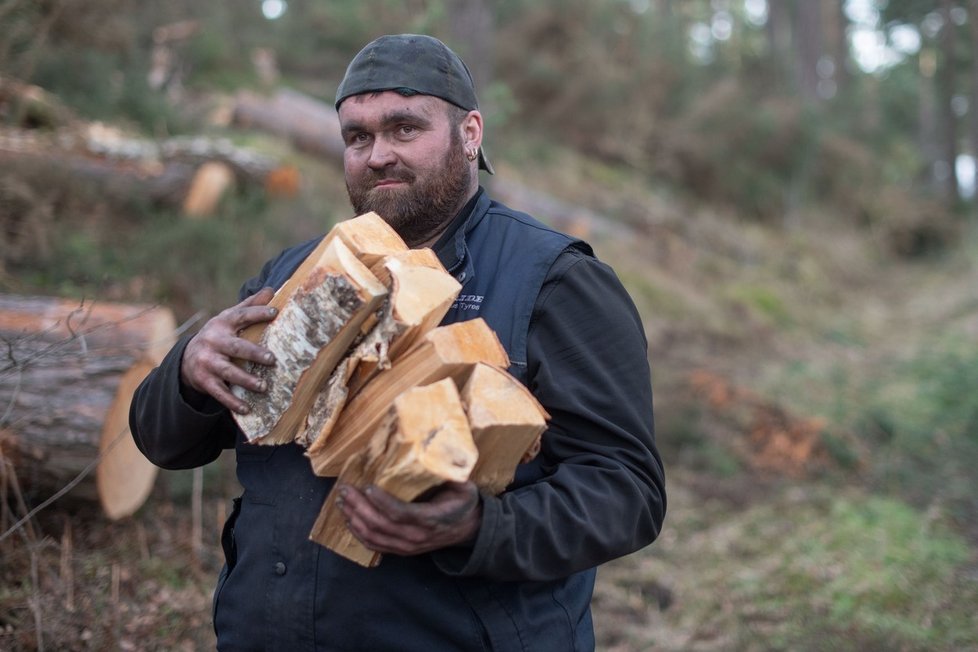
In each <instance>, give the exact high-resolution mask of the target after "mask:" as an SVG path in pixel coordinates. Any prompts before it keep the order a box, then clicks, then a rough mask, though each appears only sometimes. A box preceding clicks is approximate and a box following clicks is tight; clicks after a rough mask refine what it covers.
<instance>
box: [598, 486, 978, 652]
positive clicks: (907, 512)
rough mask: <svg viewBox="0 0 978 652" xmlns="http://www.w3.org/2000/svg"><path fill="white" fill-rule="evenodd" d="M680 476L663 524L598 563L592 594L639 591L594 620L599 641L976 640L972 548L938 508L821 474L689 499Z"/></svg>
mask: <svg viewBox="0 0 978 652" xmlns="http://www.w3.org/2000/svg"><path fill="white" fill-rule="evenodd" d="M684 484H685V483H684V480H683V479H682V478H680V479H679V481H678V483H674V485H673V488H674V489H675V491H674V492H673V495H672V496H671V498H670V500H671V509H672V517H671V518H670V519H669V522H668V524H667V525H668V527H669V528H670V530H671V534H670V535H669V536H668V537H664V538H663V539H662V540H661V541H660V542H659V543H657V544H656V545H655V546H653V547H652V548H650V549H648V550H646V551H642V552H640V553H636V554H635V555H633V556H632V557H631V558H626V559H623V560H619V561H616V562H612V563H611V564H609V565H608V566H606V567H605V568H603V569H602V571H601V577H602V582H601V584H600V586H599V591H598V597H597V604H598V605H601V604H602V602H605V601H608V602H611V601H613V602H615V603H617V604H621V603H624V604H628V599H629V598H628V596H635V595H642V596H644V598H645V599H644V600H643V601H642V604H641V605H640V606H636V607H634V608H633V609H632V610H630V611H625V612H624V614H623V613H622V612H620V611H619V612H617V613H616V612H614V611H612V612H611V614H610V615H611V618H608V617H607V616H606V619H605V620H603V621H599V623H600V625H601V627H600V631H601V632H602V636H603V637H604V639H603V640H605V641H606V642H607V643H609V645H610V647H609V648H608V649H621V650H829V649H834V650H856V649H895V650H896V649H899V650H956V649H968V648H971V647H974V646H976V645H978V629H976V628H975V627H974V624H975V615H974V610H973V609H972V605H973V604H975V600H976V599H978V580H976V578H975V575H974V563H975V558H974V552H973V550H972V549H971V547H970V546H969V544H968V543H967V541H965V540H964V539H963V538H962V537H961V536H960V535H959V534H956V533H955V532H954V530H953V529H952V528H951V527H949V526H948V524H947V523H946V522H945V521H944V520H943V519H942V517H941V516H940V515H939V514H933V513H931V514H927V513H921V512H919V511H918V510H916V509H915V508H913V507H911V506H909V505H907V504H906V503H903V502H900V501H896V500H890V499H886V498H880V497H876V496H873V495H870V494H866V493H864V492H861V491H856V490H852V489H840V488H839V487H838V486H836V487H832V486H829V485H827V484H823V485H815V486H813V485H810V484H806V485H804V486H803V485H780V486H778V487H777V488H775V489H774V490H773V491H771V492H770V494H769V496H770V497H769V498H768V499H767V500H763V501H757V502H756V504H753V505H750V506H748V507H746V508H742V507H740V506H737V505H734V504H731V503H729V502H726V501H725V500H723V499H719V500H718V499H714V500H712V501H706V502H705V503H703V504H702V505H698V506H695V505H692V504H690V503H688V502H687V501H696V500H701V499H700V498H697V493H696V492H692V491H689V488H688V487H686V486H684ZM768 489H771V487H768ZM663 595H667V596H669V599H668V600H667V601H665V602H663V600H662V599H661V596H663ZM612 630H617V632H618V633H617V634H616V633H614V632H613V631H612ZM602 649H604V648H602Z"/></svg>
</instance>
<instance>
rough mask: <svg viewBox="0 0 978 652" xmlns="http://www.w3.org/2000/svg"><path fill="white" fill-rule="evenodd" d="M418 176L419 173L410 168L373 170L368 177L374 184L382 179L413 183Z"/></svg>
mask: <svg viewBox="0 0 978 652" xmlns="http://www.w3.org/2000/svg"><path fill="white" fill-rule="evenodd" d="M416 177H417V175H416V174H414V172H411V171H410V170H381V171H371V173H370V176H369V177H368V178H369V181H370V183H371V185H373V184H375V183H379V182H381V181H403V182H404V183H411V182H412V181H414V180H415V178H416Z"/></svg>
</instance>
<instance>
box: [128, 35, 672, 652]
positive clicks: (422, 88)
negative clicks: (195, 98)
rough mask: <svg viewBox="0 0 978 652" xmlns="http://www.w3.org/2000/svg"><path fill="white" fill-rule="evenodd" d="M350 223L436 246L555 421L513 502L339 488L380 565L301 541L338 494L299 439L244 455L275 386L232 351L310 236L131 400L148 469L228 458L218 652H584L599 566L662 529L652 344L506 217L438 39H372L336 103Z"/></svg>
mask: <svg viewBox="0 0 978 652" xmlns="http://www.w3.org/2000/svg"><path fill="white" fill-rule="evenodd" d="M336 107H337V109H338V111H339V117H340V124H341V129H342V134H343V139H344V141H345V143H346V153H345V156H344V168H345V173H346V183H347V189H348V191H349V195H350V199H351V202H352V204H353V208H354V211H355V214H362V213H364V212H367V211H371V210H372V211H376V212H377V213H378V214H379V215H381V216H382V217H384V219H386V220H387V221H388V222H389V223H390V224H391V225H392V226H393V227H394V228H395V229H396V230H397V231H398V233H399V234H400V235H401V236H402V238H403V239H404V240H405V241H406V242H407V243H408V244H409V245H410V246H412V247H421V246H431V247H432V248H433V249H434V251H435V252H436V253H437V254H438V256H439V258H440V259H441V261H442V262H443V263H444V265H445V267H446V269H448V271H449V272H450V273H452V274H453V275H454V276H455V278H456V279H458V281H459V282H460V283H462V285H463V287H462V291H461V294H460V297H459V299H458V301H457V302H456V303H455V305H454V306H453V307H452V309H451V310H450V312H449V313H448V315H447V316H446V317H445V320H444V323H451V322H455V321H460V320H463V319H470V318H473V317H477V316H481V317H483V318H485V320H486V321H487V322H488V324H489V325H490V326H492V327H493V329H494V330H495V331H496V333H497V334H498V335H499V338H500V340H501V342H502V343H503V345H504V346H505V347H506V350H507V352H508V354H509V357H510V359H511V361H512V366H511V367H510V369H509V371H510V373H512V374H513V375H515V376H516V377H517V378H519V379H520V380H521V381H522V382H524V383H525V384H526V385H527V386H528V387H529V388H530V390H531V391H532V392H533V393H534V394H535V395H536V397H537V398H538V399H539V400H540V402H541V403H542V404H543V405H544V407H545V408H546V409H547V411H548V412H549V413H550V415H551V417H552V419H551V421H550V424H549V427H548V430H547V431H546V432H545V433H544V435H543V439H542V450H541V452H540V454H539V455H538V456H537V458H536V459H535V460H534V461H533V462H531V463H529V464H525V465H521V466H520V468H519V469H518V471H517V476H516V479H515V480H514V482H513V484H512V485H511V486H510V487H509V488H508V489H507V491H506V492H504V493H503V494H502V495H500V496H489V495H480V494H479V492H478V490H477V489H476V488H475V486H474V485H473V484H472V483H456V484H447V485H445V486H443V487H442V488H440V490H439V491H438V492H436V493H435V494H434V495H433V496H430V497H428V498H426V500H425V501H423V502H416V503H410V504H408V503H402V502H400V501H398V500H396V499H394V498H393V497H391V496H389V495H387V494H385V493H384V492H382V491H380V490H379V489H376V488H374V487H368V488H366V489H365V490H363V491H361V490H357V489H355V488H353V487H349V486H341V487H337V488H336V490H337V491H338V492H339V495H340V497H341V505H342V510H343V512H344V514H345V516H346V518H347V520H348V524H349V528H350V530H351V531H352V532H353V534H355V535H356V536H357V538H359V539H360V540H361V541H362V542H363V543H364V544H365V545H366V546H367V547H369V548H371V549H373V550H376V551H378V552H381V553H384V556H383V560H382V562H381V564H380V565H379V566H378V567H376V568H373V569H366V568H362V567H360V566H357V565H356V564H354V563H352V562H349V561H347V560H346V559H343V558H341V557H339V556H337V555H335V554H333V553H332V552H331V551H329V550H327V549H325V548H323V547H321V546H319V545H318V544H316V543H313V542H311V541H309V540H308V535H309V532H310V530H311V527H312V524H313V522H314V520H315V518H316V515H317V513H318V512H319V509H320V507H321V506H322V504H323V501H324V499H325V498H326V495H327V493H328V492H329V491H330V489H331V488H332V487H333V484H334V482H335V480H334V479H331V478H319V477H316V476H315V475H314V474H313V473H312V471H311V469H310V465H309V461H308V459H307V458H305V457H304V456H303V450H302V449H301V448H300V447H299V446H297V445H294V444H290V445H284V446H256V445H249V444H246V443H244V442H243V438H242V436H241V434H240V433H239V432H238V430H237V428H236V426H235V424H234V421H233V419H232V418H231V411H237V412H243V411H245V410H246V409H247V408H246V406H245V404H244V403H243V402H242V401H240V400H238V399H237V398H235V397H234V396H233V395H232V394H231V392H230V391H229V386H230V385H240V386H243V387H247V388H249V389H252V390H256V391H261V390H262V389H263V388H262V386H261V383H260V381H259V379H258V378H256V377H254V376H252V375H250V374H248V373H246V372H245V371H243V370H242V369H241V368H240V367H238V366H236V365H234V364H232V362H231V359H232V358H243V359H245V360H251V361H253V362H257V363H260V364H274V363H275V362H274V360H273V359H272V357H271V354H270V353H269V352H268V351H267V350H265V349H263V348H261V347H259V346H256V345H254V344H250V343H248V342H247V341H244V340H242V339H240V338H238V337H237V333H238V332H239V331H240V330H241V329H242V328H244V327H246V326H249V325H251V324H254V323H260V322H265V321H268V320H270V319H272V318H273V317H274V313H273V312H272V310H271V309H270V308H268V307H267V305H266V304H267V302H268V301H269V299H270V298H271V296H272V291H271V290H270V289H269V287H278V286H280V285H281V284H282V283H283V282H284V281H285V280H286V279H287V278H288V277H289V276H290V275H291V274H292V272H293V271H294V270H295V268H296V267H297V266H298V265H299V263H300V262H301V261H302V260H303V258H304V257H305V256H306V255H308V253H309V252H310V251H311V250H312V249H313V248H314V247H315V245H316V241H312V242H308V243H305V244H304V245H300V246H298V247H294V248H292V249H288V250H286V251H285V252H283V253H282V254H280V255H279V256H278V257H277V258H275V259H274V260H272V261H269V262H268V263H266V265H265V266H264V268H263V269H262V270H261V273H260V274H259V275H258V276H257V277H256V278H254V279H252V280H251V281H248V282H247V283H245V285H244V287H243V288H242V291H241V296H242V298H243V301H241V303H239V304H238V305H236V306H234V307H232V308H229V309H227V310H225V311H224V312H222V313H220V314H219V315H217V316H216V317H214V318H213V319H211V320H210V321H209V322H207V324H205V325H204V327H203V328H202V329H201V330H200V331H199V332H198V333H197V334H196V335H194V336H192V337H186V338H184V339H182V340H181V341H180V342H179V343H178V344H177V345H176V346H175V347H174V349H173V351H171V352H170V354H169V355H168V356H167V358H166V359H165V360H164V361H163V363H162V364H161V366H160V367H159V368H158V369H156V370H155V371H154V372H153V373H152V374H151V375H150V376H149V378H147V380H146V381H145V382H144V383H143V384H142V385H141V386H140V388H139V389H138V390H137V392H136V395H135V398H134V401H133V408H132V414H131V425H132V431H133V434H134V436H135V438H136V441H137V443H138V444H139V446H140V448H141V450H142V451H143V452H144V453H145V454H146V455H147V457H149V459H151V460H152V461H153V462H155V463H156V464H159V465H160V466H163V467H168V468H187V467H192V466H197V465H201V464H206V463H208V462H210V461H212V460H214V459H215V458H216V457H217V456H218V455H219V454H220V452H221V450H222V449H224V448H230V447H234V448H235V449H236V455H237V467H238V478H239V480H240V482H241V484H242V486H243V487H244V493H243V494H242V496H241V497H240V498H239V499H236V501H235V507H234V511H233V513H232V515H231V516H230V518H229V520H228V523H227V525H226V526H225V532H224V535H223V537H222V542H223V544H224V548H225V554H226V556H227V564H226V565H225V568H224V570H223V571H222V573H221V577H220V579H219V582H218V588H217V590H216V592H215V597H214V626H215V630H216V632H217V638H218V647H219V649H222V650H225V649H226V650H244V649H249V650H250V649H255V650H258V649H267V650H289V651H293V650H363V651H370V652H381V651H385V650H391V651H394V650H398V651H400V650H418V651H425V652H429V651H441V650H497V651H503V652H510V651H513V650H533V651H534V652H536V651H540V650H553V651H554V652H568V651H569V650H593V649H594V633H593V628H592V624H591V616H590V601H591V593H592V588H593V584H594V578H595V570H594V569H595V567H596V566H597V565H598V564H601V563H603V562H605V561H608V560H610V559H613V558H615V557H619V556H621V555H624V554H627V553H630V552H632V551H634V550H637V549H639V548H641V547H643V546H645V545H646V544H648V543H649V542H651V541H652V540H653V539H655V537H656V536H657V535H658V533H659V529H660V527H661V525H662V521H663V517H664V514H665V504H666V502H665V489H664V476H663V471H662V466H661V461H660V459H659V455H658V453H657V451H656V448H655V442H654V434H653V424H652V393H651V385H650V380H649V369H648V359H647V351H646V342H645V337H644V332H643V329H642V325H641V322H640V320H639V317H638V315H637V313H636V311H635V308H634V306H633V305H632V303H631V301H630V300H629V298H628V296H627V295H626V293H625V291H624V290H623V288H622V286H621V284H620V283H619V281H618V279H617V278H616V277H615V275H614V273H613V272H612V271H611V269H610V268H609V267H607V266H606V265H604V264H602V263H600V262H599V261H597V260H596V259H595V258H594V256H593V254H592V251H591V249H590V247H588V245H586V244H585V243H583V242H581V241H579V240H575V239H573V238H570V237H568V236H566V235H563V234H560V233H557V232H555V231H553V230H551V229H549V228H548V227H546V226H544V225H543V224H541V223H539V222H537V221H535V220H533V219H532V218H530V217H529V216H527V215H525V214H523V213H518V212H515V211H513V210H510V209H509V208H507V207H505V206H503V205H501V204H499V203H496V202H494V201H492V200H490V198H489V197H488V196H487V194H486V192H485V191H484V190H483V189H482V188H481V187H480V186H479V181H478V175H479V169H480V168H481V169H484V170H486V171H487V172H488V173H490V174H491V173H492V171H493V170H492V167H491V166H490V164H489V162H488V160H487V159H486V156H485V152H484V151H483V149H482V136H483V122H482V116H481V114H480V113H479V111H478V104H477V101H476V96H475V90H474V88H473V84H472V78H471V76H470V75H469V71H468V69H467V68H466V67H465V64H464V63H463V62H462V61H461V59H459V58H458V57H457V56H456V55H455V53H453V52H452V51H451V50H449V49H448V48H447V47H446V46H445V45H444V44H443V43H441V42H440V41H438V40H436V39H434V38H431V37H427V36H418V35H399V36H385V37H381V38H379V39H377V40H375V41H373V42H372V43H370V44H368V45H367V46H366V47H365V48H364V49H363V50H362V51H361V52H360V53H359V54H358V55H357V56H356V57H355V58H354V59H353V61H352V62H351V63H350V66H349V68H348V69H347V72H346V76H345V77H344V79H343V81H342V83H341V84H340V86H339V89H338V90H337V95H336Z"/></svg>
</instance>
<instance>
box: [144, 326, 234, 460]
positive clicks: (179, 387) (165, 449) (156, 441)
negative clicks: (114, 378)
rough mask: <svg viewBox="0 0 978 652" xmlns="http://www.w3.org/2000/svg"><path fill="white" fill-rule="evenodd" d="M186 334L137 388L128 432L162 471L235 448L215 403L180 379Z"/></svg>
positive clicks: (229, 421)
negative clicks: (184, 384) (185, 384)
mask: <svg viewBox="0 0 978 652" xmlns="http://www.w3.org/2000/svg"><path fill="white" fill-rule="evenodd" d="M190 337H191V336H185V337H183V338H182V339H181V340H180V341H179V342H177V344H176V345H175V346H174V347H173V349H171V350H170V352H169V353H168V354H167V355H166V357H165V358H164V359H163V362H162V363H160V366H159V367H157V368H156V369H154V370H153V371H151V372H150V374H149V375H148V376H147V377H146V378H145V379H144V380H143V382H142V383H141V384H140V385H139V387H138V388H136V392H135V394H134V395H133V398H132V405H131V407H130V409H129V428H130V430H131V431H132V436H133V439H134V440H135V442H136V446H137V447H138V448H139V450H140V451H142V453H143V455H145V456H146V458H147V459H148V460H149V461H150V462H152V463H153V464H156V465H157V466H160V467H162V468H164V469H189V468H193V467H196V466H202V465H204V464H207V463H209V462H212V461H214V460H215V459H217V457H218V456H219V455H220V454H221V451H222V450H224V449H225V448H231V447H233V446H234V441H235V437H236V434H237V427H236V424H235V423H234V419H233V418H232V417H231V413H230V412H229V411H228V410H227V408H225V407H224V406H222V405H221V404H220V403H218V402H217V401H216V400H214V399H213V398H211V397H210V396H207V395H206V394H201V393H199V392H197V391H195V390H194V389H192V388H190V387H185V386H183V384H182V383H181V381H180V363H181V361H182V360H183V351H184V349H185V348H186V346H187V342H189V341H190Z"/></svg>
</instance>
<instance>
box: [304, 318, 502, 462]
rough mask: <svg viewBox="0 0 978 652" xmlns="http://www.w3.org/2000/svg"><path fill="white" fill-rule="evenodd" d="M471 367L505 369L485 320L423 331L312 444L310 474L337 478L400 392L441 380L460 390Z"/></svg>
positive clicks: (494, 337) (358, 394)
mask: <svg viewBox="0 0 978 652" xmlns="http://www.w3.org/2000/svg"><path fill="white" fill-rule="evenodd" d="M477 362H486V363H488V364H494V365H497V366H500V367H506V366H508V365H509V359H508V356H507V355H506V351H505V349H503V347H502V344H500V342H499V339H498V338H497V337H496V334H495V333H494V332H493V331H492V329H491V328H489V326H488V324H486V322H485V320H483V319H481V318H477V319H472V320H469V321H464V322H458V323H455V324H450V325H448V326H439V327H438V328H435V329H433V330H431V331H429V332H428V333H427V334H426V335H425V336H424V337H423V338H422V339H421V340H420V341H419V342H417V343H416V344H415V345H414V346H413V347H412V348H411V349H410V350H408V351H406V352H405V353H404V354H403V355H401V356H400V357H398V358H397V359H396V360H394V361H393V364H392V365H391V367H390V368H389V369H386V370H384V371H381V372H380V373H378V374H377V375H376V376H375V377H374V378H373V379H372V380H371V381H370V382H369V383H367V384H366V385H365V386H364V387H363V389H361V390H360V391H359V393H357V394H356V396H354V397H353V398H352V399H350V401H349V402H348V403H347V405H346V407H345V408H344V409H343V411H342V412H341V413H340V415H339V417H338V418H337V419H336V423H335V425H334V426H333V428H332V430H330V431H329V432H328V433H320V434H319V435H315V436H314V437H313V438H312V443H311V444H310V446H309V450H308V453H307V454H308V456H309V459H310V462H311V463H312V468H313V471H315V473H316V474H317V475H321V476H335V475H337V474H339V472H340V471H341V470H342V469H343V465H344V464H345V463H346V461H347V459H349V458H350V457H351V456H352V455H353V454H354V453H356V452H357V451H359V450H361V449H363V447H364V446H366V445H367V442H368V441H369V439H370V436H371V435H372V434H373V432H374V431H375V430H376V429H377V426H378V424H379V423H380V421H381V419H382V418H383V417H384V415H385V414H386V412H387V409H388V408H389V407H390V405H391V404H392V403H393V401H394V400H395V399H396V398H397V397H398V396H399V395H400V394H401V393H402V392H404V391H407V390H409V389H411V388H413V387H419V386H423V385H429V384H431V383H434V382H437V381H439V380H443V379H445V378H451V379H452V380H454V381H455V383H456V385H458V386H462V385H464V384H465V382H466V381H467V380H468V377H469V374H470V372H471V371H472V368H473V366H474V365H475V364H476V363H477Z"/></svg>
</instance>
